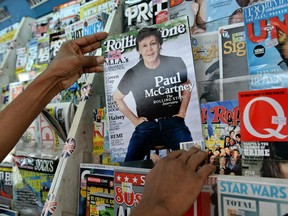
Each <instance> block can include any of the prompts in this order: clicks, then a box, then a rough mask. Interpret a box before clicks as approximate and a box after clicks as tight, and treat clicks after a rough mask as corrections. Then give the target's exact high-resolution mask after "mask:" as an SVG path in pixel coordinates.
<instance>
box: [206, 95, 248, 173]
mask: <svg viewBox="0 0 288 216" xmlns="http://www.w3.org/2000/svg"><path fill="white" fill-rule="evenodd" d="M206 109H207V110H203V109H202V118H204V119H207V130H208V136H207V137H205V143H206V148H207V151H208V153H209V156H208V160H209V162H210V163H213V164H215V165H216V167H217V169H216V172H215V174H225V175H227V174H229V175H232V174H234V175H241V174H242V169H241V157H242V151H243V147H242V144H241V134H240V116H239V106H238V101H237V100H234V101H219V102H209V103H207V104H206ZM203 111H204V113H203ZM205 113H207V116H206V117H204V116H203V115H204V114H205ZM204 122H205V121H204Z"/></svg>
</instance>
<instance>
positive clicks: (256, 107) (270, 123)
mask: <svg viewBox="0 0 288 216" xmlns="http://www.w3.org/2000/svg"><path fill="white" fill-rule="evenodd" d="M238 96H239V97H238V99H239V106H240V113H241V115H240V116H241V119H240V121H241V125H242V127H241V135H242V141H266V142H267V141H286V142H287V141H288V132H287V131H288V124H287V117H288V103H287V98H288V89H287V88H278V89H266V90H254V91H245V92H239V95H238Z"/></svg>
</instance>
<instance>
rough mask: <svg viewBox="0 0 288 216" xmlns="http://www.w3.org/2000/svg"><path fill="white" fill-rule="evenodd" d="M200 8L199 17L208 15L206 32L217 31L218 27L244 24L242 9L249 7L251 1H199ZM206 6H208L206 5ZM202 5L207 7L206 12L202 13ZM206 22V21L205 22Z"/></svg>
mask: <svg viewBox="0 0 288 216" xmlns="http://www.w3.org/2000/svg"><path fill="white" fill-rule="evenodd" d="M198 2H199V3H198V4H199V6H200V10H199V13H200V14H199V15H200V17H202V16H201V15H202V14H201V13H204V14H206V22H207V23H206V31H208V32H210V31H217V29H218V27H220V26H224V25H230V24H232V23H235V22H243V15H242V9H241V7H245V6H247V5H248V3H249V0H247V1H239V0H232V1H228V0H220V1H213V0H207V1H206V0H200V1H199V0H198ZM205 4H206V5H205ZM202 5H205V6H206V11H205V12H204V11H201V7H202ZM204 14H203V15H204ZM203 21H205V20H203Z"/></svg>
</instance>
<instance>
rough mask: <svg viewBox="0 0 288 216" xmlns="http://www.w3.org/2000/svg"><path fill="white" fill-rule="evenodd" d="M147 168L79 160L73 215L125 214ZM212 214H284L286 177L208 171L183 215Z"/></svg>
mask: <svg viewBox="0 0 288 216" xmlns="http://www.w3.org/2000/svg"><path fill="white" fill-rule="evenodd" d="M148 172H149V169H143V168H131V167H129V168H128V167H121V166H116V167H115V166H105V165H97V164H81V166H80V189H79V199H78V214H77V215H79V216H81V215H85V216H87V215H91V216H96V215H97V216H100V215H101V216H102V215H105V216H106V215H115V216H129V215H130V213H131V210H132V209H133V208H134V207H136V206H137V205H138V204H139V202H140V200H141V196H142V193H143V189H144V185H145V177H146V175H147V174H148ZM181 187H185V185H181ZM171 196H173V194H171ZM212 215H214V216H215V215H223V216H232V215H233V216H238V215H239V216H240V215H241V216H244V215H245V216H254V215H255V216H256V215H261V216H266V215H267V216H271V215H273V216H274V215H277V216H278V215H279V216H280V215H281V216H283V215H288V181H287V180H286V181H285V179H275V178H263V177H261V178H260V177H244V176H237V177H235V176H227V175H211V176H209V177H208V178H207V179H206V181H205V184H204V186H203V188H202V191H201V193H200V195H199V197H198V199H197V200H196V201H195V203H194V204H193V206H192V207H191V208H190V209H189V210H188V211H187V212H186V214H185V216H212Z"/></svg>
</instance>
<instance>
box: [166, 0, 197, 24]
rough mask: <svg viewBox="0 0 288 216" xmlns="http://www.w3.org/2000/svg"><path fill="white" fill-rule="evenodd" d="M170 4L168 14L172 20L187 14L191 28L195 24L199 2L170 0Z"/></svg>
mask: <svg viewBox="0 0 288 216" xmlns="http://www.w3.org/2000/svg"><path fill="white" fill-rule="evenodd" d="M168 5H169V8H168V16H169V19H170V20H171V19H176V18H178V17H181V16H187V17H188V23H189V26H190V28H192V27H193V26H194V23H195V17H196V14H197V12H198V6H197V3H196V2H195V1H194V0H191V1H186V0H185V1H184V0H181V1H178V0H168Z"/></svg>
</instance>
